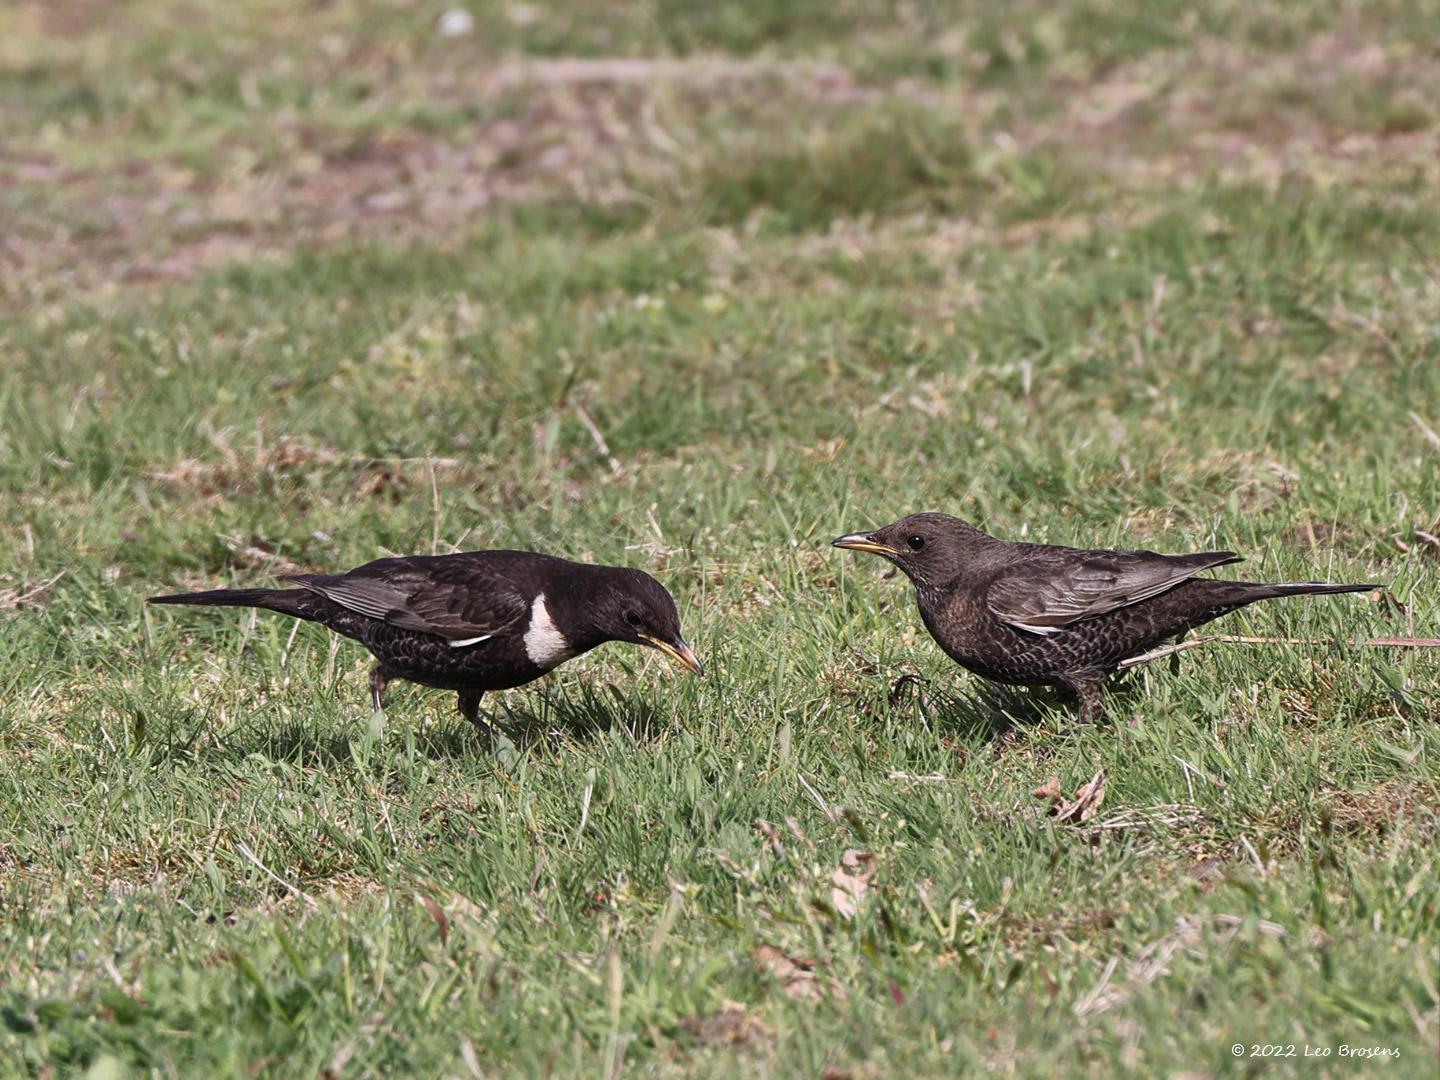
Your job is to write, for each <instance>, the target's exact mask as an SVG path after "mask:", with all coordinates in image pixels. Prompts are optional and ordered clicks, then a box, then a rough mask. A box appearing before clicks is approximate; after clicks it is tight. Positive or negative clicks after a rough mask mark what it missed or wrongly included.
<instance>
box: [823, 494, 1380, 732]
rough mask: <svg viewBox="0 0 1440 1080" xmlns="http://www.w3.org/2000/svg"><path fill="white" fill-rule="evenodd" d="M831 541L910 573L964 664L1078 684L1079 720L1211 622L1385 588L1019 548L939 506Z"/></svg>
mask: <svg viewBox="0 0 1440 1080" xmlns="http://www.w3.org/2000/svg"><path fill="white" fill-rule="evenodd" d="M834 545H835V546H836V547H839V548H848V549H849V550H851V551H870V552H874V553H875V554H876V555H880V556H883V557H884V558H886V559H888V560H890V561H891V562H892V563H894V564H895V565H896V566H898V567H899V568H900V569H901V570H903V571H904V572H905V574H906V576H907V577H909V578H910V580H911V582H912V583H913V584H914V585H915V592H916V596H917V598H918V600H919V603H920V617H921V618H922V619H923V620H924V621H925V627H926V629H928V630H929V631H930V634H931V636H932V637H933V638H934V639H935V640H936V641H937V642H938V643H939V645H940V647H941V648H942V649H944V650H945V652H946V653H948V654H949V655H950V657H951V659H953V660H954V661H955V662H956V663H958V664H959V665H960V666H961V667H964V668H966V669H968V670H970V671H973V672H974V673H975V674H977V675H979V676H981V677H982V678H985V679H991V680H993V681H995V682H1002V683H1011V684H1015V685H1019V686H1060V687H1064V688H1066V689H1068V690H1071V691H1073V692H1074V693H1075V694H1076V695H1077V696H1078V697H1079V698H1080V719H1081V721H1082V722H1089V721H1092V720H1094V719H1095V718H1096V716H1097V715H1098V713H1099V711H1100V705H1101V694H1100V684H1101V682H1102V681H1103V680H1104V679H1105V678H1106V676H1108V675H1110V674H1111V673H1112V672H1114V671H1115V670H1116V668H1118V667H1119V665H1120V663H1121V661H1123V660H1128V659H1130V658H1131V657H1135V656H1139V655H1140V654H1142V653H1144V652H1148V651H1149V650H1150V649H1153V648H1154V647H1155V646H1157V645H1159V644H1160V643H1162V642H1164V641H1166V640H1168V639H1170V638H1178V637H1179V636H1181V635H1183V634H1184V633H1185V632H1186V631H1188V630H1190V629H1192V628H1194V627H1196V626H1200V625H1201V624H1202V623H1207V622H1209V621H1210V620H1211V619H1218V618H1219V617H1220V616H1221V615H1225V614H1227V613H1229V612H1231V611H1234V610H1235V609H1236V608H1242V607H1244V606H1245V605H1247V604H1253V603H1255V601H1257V600H1269V599H1272V598H1274V597H1277V596H1302V595H1307V594H1314V593H1345V592H1366V591H1369V590H1371V589H1378V588H1381V586H1379V585H1369V584H1367V585H1332V584H1330V583H1328V582H1323V581H1298V582H1291V583H1287V584H1282V585H1267V584H1263V583H1258V582H1249V581H1221V580H1217V579H1215V578H1202V577H1196V576H1195V575H1196V574H1198V573H1200V572H1201V571H1202V570H1209V569H1211V568H1212V567H1216V566H1223V565H1225V564H1226V563H1232V562H1239V561H1240V559H1241V556H1239V555H1237V554H1235V553H1234V552H1233V551H1205V552H1201V553H1199V554H1195V555H1161V554H1157V553H1156V552H1153V551H1092V550H1082V549H1078V548H1068V547H1059V546H1056V545H1054V544H1020V543H1014V542H1011V541H1008V540H999V539H996V538H995V537H993V536H988V535H986V534H985V533H983V532H981V531H980V530H979V529H977V528H975V527H974V526H973V525H969V524H967V523H966V522H964V521H961V520H960V519H959V518H953V517H950V516H949V515H948V514H936V513H924V514H912V515H911V516H909V517H906V518H901V519H900V520H899V521H897V522H895V523H893V524H891V525H886V526H885V527H884V528H883V529H876V530H875V531H874V532H858V533H849V534H847V535H845V536H841V537H839V538H837V539H836V540H835V541H834Z"/></svg>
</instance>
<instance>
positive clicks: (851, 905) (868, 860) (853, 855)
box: [830, 848, 875, 919]
mask: <svg viewBox="0 0 1440 1080" xmlns="http://www.w3.org/2000/svg"><path fill="white" fill-rule="evenodd" d="M874 876H875V856H874V855H871V854H870V852H868V851H856V850H855V849H854V848H849V849H847V850H846V851H845V853H844V854H843V855H841V856H840V865H839V867H837V868H836V870H835V872H834V873H833V874H831V875H830V881H831V883H832V885H833V888H831V890H830V905H831V907H833V908H834V909H835V910H836V911H838V912H839V913H840V917H841V918H844V919H853V918H854V917H855V913H856V912H857V911H859V910H860V902H861V901H862V900H863V899H864V898H865V893H866V891H867V890H868V889H869V888H870V879H871V878H872V877H874Z"/></svg>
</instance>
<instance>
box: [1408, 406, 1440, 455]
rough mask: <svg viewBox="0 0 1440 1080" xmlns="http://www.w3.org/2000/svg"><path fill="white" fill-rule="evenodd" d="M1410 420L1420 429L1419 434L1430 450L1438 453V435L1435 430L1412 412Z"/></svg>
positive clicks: (1439, 443) (1439, 445) (1439, 439)
mask: <svg viewBox="0 0 1440 1080" xmlns="http://www.w3.org/2000/svg"><path fill="white" fill-rule="evenodd" d="M1410 419H1411V421H1413V422H1414V424H1415V426H1416V427H1417V428H1419V429H1420V434H1421V435H1423V436H1425V441H1426V442H1428V443H1429V444H1430V446H1431V448H1432V449H1434V450H1435V451H1436V452H1437V453H1440V435H1437V434H1435V429H1434V428H1432V427H1431V426H1430V425H1429V424H1427V423H1426V422H1425V421H1424V420H1423V419H1422V418H1421V416H1420V414H1419V413H1417V412H1413V411H1412V412H1411V413H1410Z"/></svg>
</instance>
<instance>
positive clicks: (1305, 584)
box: [1255, 581, 1385, 600]
mask: <svg viewBox="0 0 1440 1080" xmlns="http://www.w3.org/2000/svg"><path fill="white" fill-rule="evenodd" d="M1384 587H1385V586H1384V585H1378V584H1375V583H1373V582H1367V583H1365V584H1361V585H1346V584H1337V583H1334V582H1330V581H1286V582H1280V583H1277V584H1274V585H1256V586H1255V588H1256V590H1257V591H1258V592H1259V595H1258V596H1256V599H1257V600H1267V599H1269V598H1270V597H1275V596H1323V595H1326V594H1328V593H1347V592H1374V591H1375V590H1376V589H1383V588H1384Z"/></svg>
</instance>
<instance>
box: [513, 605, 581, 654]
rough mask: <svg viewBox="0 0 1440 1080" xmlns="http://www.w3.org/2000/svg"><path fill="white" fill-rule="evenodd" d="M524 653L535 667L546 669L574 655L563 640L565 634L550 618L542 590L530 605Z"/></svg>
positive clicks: (573, 651) (568, 644)
mask: <svg viewBox="0 0 1440 1080" xmlns="http://www.w3.org/2000/svg"><path fill="white" fill-rule="evenodd" d="M525 655H526V656H528V657H530V659H531V661H533V662H534V664H535V666H536V667H542V668H546V669H547V670H548V669H549V668H552V667H554V666H555V665H556V664H559V663H562V662H564V661H566V660H569V659H570V658H571V657H572V656H574V655H575V650H574V649H572V648H570V642H568V641H566V640H565V635H564V634H562V633H561V632H560V628H559V627H558V626H556V625H555V620H554V619H552V618H550V612H549V611H548V610H547V609H546V607H545V594H544V593H543V592H542V593H541V594H540V595H539V596H537V597H535V602H534V603H533V604H531V605H530V627H529V629H527V630H526V631H525Z"/></svg>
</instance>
